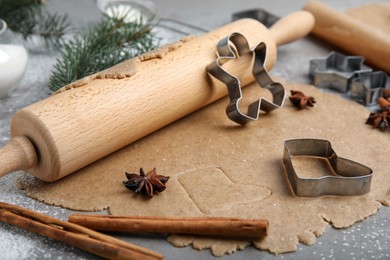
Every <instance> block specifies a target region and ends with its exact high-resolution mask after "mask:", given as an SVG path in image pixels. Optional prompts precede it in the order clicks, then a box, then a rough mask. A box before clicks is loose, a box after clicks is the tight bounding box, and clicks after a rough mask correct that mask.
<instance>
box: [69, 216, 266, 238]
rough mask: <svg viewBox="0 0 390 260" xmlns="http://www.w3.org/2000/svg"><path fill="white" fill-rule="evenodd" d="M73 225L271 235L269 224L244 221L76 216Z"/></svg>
mask: <svg viewBox="0 0 390 260" xmlns="http://www.w3.org/2000/svg"><path fill="white" fill-rule="evenodd" d="M68 221H69V222H72V223H77V224H79V225H82V226H85V227H88V228H91V229H94V230H100V231H116V232H127V233H140V232H141V233H142V232H150V233H170V234H192V235H206V236H223V237H229V238H247V239H259V238H262V237H264V236H266V235H267V229H268V221H267V220H260V219H240V218H216V217H207V218H180V217H146V216H144V217H138V216H107V215H85V214H73V215H71V216H69V218H68Z"/></svg>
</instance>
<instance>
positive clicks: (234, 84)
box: [206, 32, 285, 125]
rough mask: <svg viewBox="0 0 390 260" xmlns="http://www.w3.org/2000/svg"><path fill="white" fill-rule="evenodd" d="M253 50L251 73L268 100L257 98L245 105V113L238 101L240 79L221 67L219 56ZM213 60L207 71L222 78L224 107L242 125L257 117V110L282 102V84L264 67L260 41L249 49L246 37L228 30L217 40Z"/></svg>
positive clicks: (264, 53)
mask: <svg viewBox="0 0 390 260" xmlns="http://www.w3.org/2000/svg"><path fill="white" fill-rule="evenodd" d="M252 53H253V54H254V64H253V69H252V73H253V76H254V77H255V79H256V81H257V83H258V84H259V86H260V87H263V88H266V89H268V90H269V91H270V92H271V94H272V102H270V101H268V100H266V99H264V98H260V99H259V100H258V101H256V102H253V103H252V104H250V105H249V106H248V112H247V114H244V113H242V112H241V111H240V108H239V102H240V100H241V99H242V90H241V83H240V80H239V79H238V78H237V77H235V76H234V75H232V74H230V73H229V72H227V71H226V70H224V69H223V67H222V65H223V63H224V62H223V60H225V61H226V60H229V59H236V58H237V57H240V56H243V55H246V54H252ZM217 54H218V57H217V60H216V61H215V62H212V63H211V64H209V65H208V66H207V68H206V70H207V72H208V73H209V74H210V75H212V76H213V77H215V78H216V79H218V80H220V81H222V82H223V83H224V84H225V85H226V86H227V89H228V93H229V98H230V103H229V104H228V106H227V107H226V114H227V116H228V117H229V118H230V119H231V120H232V121H234V122H236V123H238V124H241V125H244V124H246V123H248V122H249V121H251V120H257V119H258V118H259V115H260V111H264V112H267V113H269V112H271V111H273V110H275V109H277V108H280V107H282V106H283V103H284V98H285V89H284V87H283V85H282V84H280V83H279V82H275V81H273V80H272V78H271V77H270V76H269V74H268V72H267V70H266V69H265V67H264V64H265V60H266V56H267V47H266V44H265V43H264V42H260V43H259V44H258V45H256V47H254V48H253V49H251V48H250V47H249V44H248V41H247V39H246V38H245V37H244V36H243V35H242V34H240V33H237V32H235V33H232V34H230V35H228V36H227V37H225V38H223V39H222V40H220V41H219V42H218V45H217Z"/></svg>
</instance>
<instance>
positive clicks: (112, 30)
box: [49, 16, 158, 91]
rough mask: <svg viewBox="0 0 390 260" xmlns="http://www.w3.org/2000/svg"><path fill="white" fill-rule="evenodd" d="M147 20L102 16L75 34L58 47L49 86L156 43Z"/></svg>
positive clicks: (96, 69) (131, 56)
mask: <svg viewBox="0 0 390 260" xmlns="http://www.w3.org/2000/svg"><path fill="white" fill-rule="evenodd" d="M157 43H158V42H157V40H156V37H154V35H153V34H152V33H151V25H150V23H144V22H143V21H142V20H141V21H138V22H131V23H127V22H125V20H124V18H119V17H108V16H104V18H103V20H102V21H101V23H99V24H98V25H96V26H95V27H93V28H90V29H89V30H86V31H85V32H84V33H82V34H79V35H75V36H74V37H73V39H72V40H70V41H68V42H67V43H66V44H65V45H64V48H63V49H62V50H61V57H60V58H59V59H57V63H56V64H55V65H54V69H53V71H52V75H51V76H50V79H49V88H50V89H51V90H52V91H56V90H58V89H59V88H61V87H62V86H65V85H67V84H69V83H71V82H73V81H75V80H77V79H80V78H83V77H86V76H88V75H91V74H94V73H96V72H98V71H101V70H104V69H106V68H109V67H112V66H114V65H115V64H117V63H120V62H122V61H125V60H127V59H130V58H133V57H135V56H138V55H140V54H142V53H144V52H147V51H150V50H152V49H154V48H155V47H156V46H157Z"/></svg>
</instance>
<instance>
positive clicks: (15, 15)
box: [0, 0, 70, 48]
mask: <svg viewBox="0 0 390 260" xmlns="http://www.w3.org/2000/svg"><path fill="white" fill-rule="evenodd" d="M43 4H44V1H42V0H0V18H1V19H3V20H4V21H5V22H6V23H7V26H8V28H10V29H11V30H12V31H15V32H19V33H21V34H22V35H23V38H24V39H25V40H28V39H30V38H32V37H33V36H38V37H39V38H40V39H41V40H43V42H44V44H45V46H46V47H49V48H58V47H60V46H61V45H62V44H63V36H64V34H65V33H66V32H67V31H68V30H69V28H70V23H69V21H68V17H67V15H59V14H50V13H48V12H47V11H46V10H45V9H44V6H43Z"/></svg>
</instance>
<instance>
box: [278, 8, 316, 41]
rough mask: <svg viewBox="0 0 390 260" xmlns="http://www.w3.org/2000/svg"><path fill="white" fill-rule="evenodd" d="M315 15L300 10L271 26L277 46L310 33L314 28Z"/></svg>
mask: <svg viewBox="0 0 390 260" xmlns="http://www.w3.org/2000/svg"><path fill="white" fill-rule="evenodd" d="M314 22H315V21H314V16H313V15H312V14H311V13H309V12H307V11H298V12H294V13H292V14H289V15H287V16H285V17H284V18H282V19H281V20H279V21H278V22H277V23H275V24H274V25H273V26H272V27H271V28H270V33H271V35H272V38H273V39H274V41H275V43H276V46H280V45H283V44H287V43H290V42H293V41H296V40H298V39H300V38H303V37H305V36H306V35H308V34H309V33H310V32H311V31H312V30H313V28H314Z"/></svg>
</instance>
